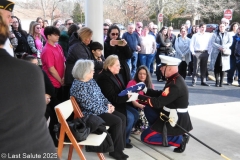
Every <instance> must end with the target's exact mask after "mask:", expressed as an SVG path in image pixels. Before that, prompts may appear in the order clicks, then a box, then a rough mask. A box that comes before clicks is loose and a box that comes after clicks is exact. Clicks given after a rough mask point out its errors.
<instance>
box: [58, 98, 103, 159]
mask: <svg viewBox="0 0 240 160" xmlns="http://www.w3.org/2000/svg"><path fill="white" fill-rule="evenodd" d="M55 111H56V114H57V117H58V121H59V123H60V124H61V128H60V134H59V140H58V141H59V142H58V151H57V153H58V156H59V158H61V157H62V150H63V145H65V144H69V145H70V147H69V153H68V160H70V159H71V158H72V152H73V147H74V148H75V149H76V151H77V153H78V155H79V157H80V159H81V160H86V158H85V156H84V154H83V152H82V148H83V146H85V145H87V146H99V145H100V144H101V143H102V142H103V140H104V139H105V138H106V135H107V134H106V133H105V132H104V133H102V134H101V135H97V134H89V136H88V137H87V139H86V140H84V141H81V142H77V141H76V139H75V137H74V136H73V134H72V132H71V130H70V128H69V127H68V124H67V121H66V119H67V118H68V117H69V116H70V115H71V113H72V112H73V106H72V103H71V101H70V100H67V101H65V102H62V103H60V104H58V105H57V106H56V107H55ZM74 117H75V118H82V115H80V114H78V112H74ZM65 134H66V135H67V136H68V138H69V140H70V141H71V142H70V143H69V142H64V137H65ZM97 155H98V157H99V159H100V160H105V157H104V155H103V154H102V153H97Z"/></svg>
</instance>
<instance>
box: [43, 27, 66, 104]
mask: <svg viewBox="0 0 240 160" xmlns="http://www.w3.org/2000/svg"><path fill="white" fill-rule="evenodd" d="M44 35H45V36H46V38H47V43H46V45H45V46H44V48H43V51H42V54H41V59H42V69H43V70H44V71H45V72H46V73H47V75H48V77H49V79H50V81H51V82H52V84H53V86H54V88H55V93H56V95H57V98H58V100H59V101H60V102H62V101H63V97H62V96H63V94H62V86H63V84H64V78H63V77H64V71H65V65H64V62H65V58H64V54H63V50H62V47H61V46H60V45H59V44H57V42H58V39H59V36H60V31H59V29H58V28H56V27H54V26H48V27H46V28H45V29H44Z"/></svg>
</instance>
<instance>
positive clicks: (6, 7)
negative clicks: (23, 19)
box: [0, 0, 15, 12]
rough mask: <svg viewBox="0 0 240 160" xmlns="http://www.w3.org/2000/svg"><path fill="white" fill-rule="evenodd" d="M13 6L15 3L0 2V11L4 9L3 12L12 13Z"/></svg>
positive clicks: (5, 0)
mask: <svg viewBox="0 0 240 160" xmlns="http://www.w3.org/2000/svg"><path fill="white" fill-rule="evenodd" d="M14 5H15V3H13V2H12V1H8V0H0V9H4V10H7V11H10V12H12V11H13V7H14Z"/></svg>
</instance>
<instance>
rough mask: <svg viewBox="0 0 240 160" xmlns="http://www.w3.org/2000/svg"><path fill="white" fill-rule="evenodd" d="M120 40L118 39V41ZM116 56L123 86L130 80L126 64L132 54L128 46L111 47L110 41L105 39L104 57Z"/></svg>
mask: <svg viewBox="0 0 240 160" xmlns="http://www.w3.org/2000/svg"><path fill="white" fill-rule="evenodd" d="M118 40H120V39H118ZM113 54H115V55H117V56H118V58H119V61H120V64H121V69H120V74H121V75H122V77H123V81H124V83H125V84H128V82H129V81H130V80H131V74H130V69H129V66H128V64H127V60H128V59H130V58H132V56H133V53H132V51H131V49H130V47H129V46H128V45H125V46H123V47H122V46H111V45H110V39H106V41H105V42H104V57H105V58H107V57H108V56H110V55H113Z"/></svg>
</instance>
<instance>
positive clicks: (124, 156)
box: [120, 151, 129, 158]
mask: <svg viewBox="0 0 240 160" xmlns="http://www.w3.org/2000/svg"><path fill="white" fill-rule="evenodd" d="M120 153H121V156H122V158H129V156H128V155H126V154H124V153H123V151H120Z"/></svg>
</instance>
